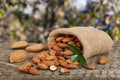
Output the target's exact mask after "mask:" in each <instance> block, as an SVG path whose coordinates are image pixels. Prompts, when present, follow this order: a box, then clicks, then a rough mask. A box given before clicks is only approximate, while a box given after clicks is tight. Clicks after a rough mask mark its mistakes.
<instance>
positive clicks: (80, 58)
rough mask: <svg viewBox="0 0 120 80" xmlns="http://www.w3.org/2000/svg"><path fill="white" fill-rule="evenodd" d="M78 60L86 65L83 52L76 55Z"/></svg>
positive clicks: (82, 64)
mask: <svg viewBox="0 0 120 80" xmlns="http://www.w3.org/2000/svg"><path fill="white" fill-rule="evenodd" d="M78 62H80V64H81V66H86V65H87V62H86V60H85V58H84V56H83V54H79V56H78Z"/></svg>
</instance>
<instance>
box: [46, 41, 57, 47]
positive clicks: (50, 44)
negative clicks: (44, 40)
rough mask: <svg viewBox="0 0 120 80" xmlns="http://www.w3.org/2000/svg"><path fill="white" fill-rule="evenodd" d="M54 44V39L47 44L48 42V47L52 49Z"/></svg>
mask: <svg viewBox="0 0 120 80" xmlns="http://www.w3.org/2000/svg"><path fill="white" fill-rule="evenodd" d="M55 45H56V41H55V40H54V41H51V42H50V43H49V44H48V48H49V49H52V48H53V46H55Z"/></svg>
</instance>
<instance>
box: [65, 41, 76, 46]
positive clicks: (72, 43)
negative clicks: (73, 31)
mask: <svg viewBox="0 0 120 80" xmlns="http://www.w3.org/2000/svg"><path fill="white" fill-rule="evenodd" d="M67 44H71V45H74V46H75V43H74V41H69V42H68V43H67Z"/></svg>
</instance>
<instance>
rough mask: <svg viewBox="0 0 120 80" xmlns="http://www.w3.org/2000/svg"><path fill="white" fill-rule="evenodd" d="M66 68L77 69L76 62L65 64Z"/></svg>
mask: <svg viewBox="0 0 120 80" xmlns="http://www.w3.org/2000/svg"><path fill="white" fill-rule="evenodd" d="M64 67H65V68H69V69H75V68H77V65H75V64H67V65H64Z"/></svg>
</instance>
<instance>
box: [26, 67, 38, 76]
mask: <svg viewBox="0 0 120 80" xmlns="http://www.w3.org/2000/svg"><path fill="white" fill-rule="evenodd" d="M28 71H29V73H30V74H33V75H39V71H38V70H37V69H36V68H34V67H30V68H29V70H28Z"/></svg>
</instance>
